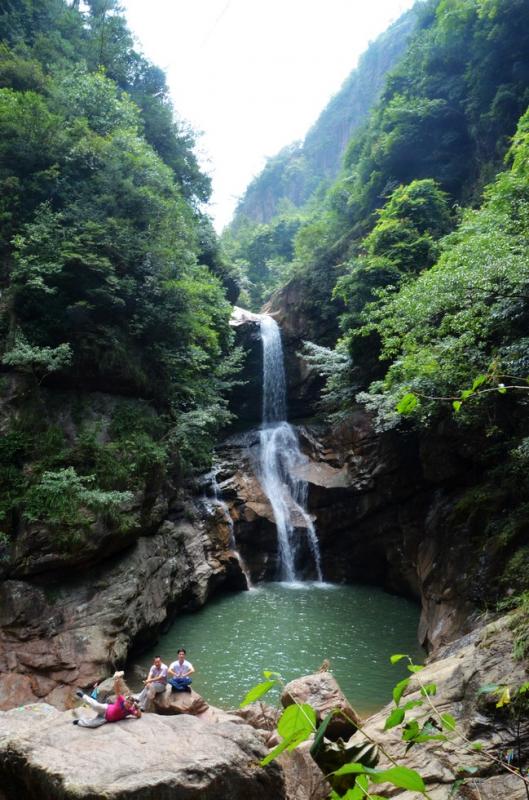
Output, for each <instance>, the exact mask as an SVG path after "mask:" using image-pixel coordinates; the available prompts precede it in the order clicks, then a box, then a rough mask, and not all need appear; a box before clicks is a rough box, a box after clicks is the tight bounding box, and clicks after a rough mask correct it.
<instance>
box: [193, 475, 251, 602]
mask: <svg viewBox="0 0 529 800" xmlns="http://www.w3.org/2000/svg"><path fill="white" fill-rule="evenodd" d="M207 477H208V478H209V485H210V486H211V492H212V495H213V497H211V498H209V497H208V498H205V502H210V501H212V502H213V504H214V505H215V506H217V508H220V510H221V512H222V514H223V516H224V519H225V521H226V524H227V525H228V530H229V532H230V549H231V550H232V551H233V554H234V555H235V557H236V559H237V560H238V562H239V564H240V567H241V571H242V573H243V575H244V577H245V578H246V583H247V586H248V589H252V588H253V586H252V580H251V577H250V573H249V571H248V569H247V567H246V564H245V563H244V559H243V557H242V556H241V554H240V553H239V551H238V550H237V542H236V540H235V530H234V525H233V519H232V516H231V514H230V509H229V508H228V506H227V504H226V503H225V501H224V500H223V499H222V495H221V490H220V486H219V483H218V481H217V472H216V470H215V469H213V470H211V472H209V473H208V475H207Z"/></svg>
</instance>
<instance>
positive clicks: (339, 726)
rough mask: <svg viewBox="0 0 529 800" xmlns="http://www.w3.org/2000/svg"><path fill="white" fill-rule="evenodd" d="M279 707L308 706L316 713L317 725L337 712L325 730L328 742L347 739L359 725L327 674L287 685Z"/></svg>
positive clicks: (350, 708)
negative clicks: (332, 711) (302, 704)
mask: <svg viewBox="0 0 529 800" xmlns="http://www.w3.org/2000/svg"><path fill="white" fill-rule="evenodd" d="M281 703H282V704H283V706H285V707H286V706H290V705H292V703H308V704H309V705H310V706H312V708H313V709H314V711H315V712H316V718H317V720H318V723H320V722H322V721H323V719H324V718H325V717H326V716H327V714H328V713H329V711H331V710H332V709H339V711H340V712H341V714H337V715H336V716H335V718H334V719H333V720H332V721H331V723H330V725H329V726H328V727H327V731H326V735H327V737H328V738H329V739H338V738H339V737H341V738H342V739H346V738H348V737H349V736H351V735H352V734H353V733H354V732H355V731H356V728H357V725H358V724H359V722H360V718H359V717H358V714H357V713H356V711H355V710H354V708H353V707H352V706H351V704H350V703H349V701H348V700H347V698H346V696H345V695H344V693H343V692H342V690H341V689H340V687H339V686H338V682H337V681H336V678H334V677H333V676H332V675H331V673H330V672H316V673H315V674H314V675H306V676H305V677H303V678H297V679H296V680H294V681H291V682H290V683H288V684H287V685H286V686H285V689H284V691H283V694H282V695H281Z"/></svg>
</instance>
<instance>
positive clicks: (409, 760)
mask: <svg viewBox="0 0 529 800" xmlns="http://www.w3.org/2000/svg"><path fill="white" fill-rule="evenodd" d="M511 627H512V618H511V617H504V618H502V619H500V620H497V621H494V622H491V623H489V624H487V625H485V626H484V627H482V628H481V629H480V630H475V631H474V632H473V633H472V634H469V635H467V636H465V637H462V638H460V639H459V640H458V641H456V642H454V643H453V644H452V645H450V646H449V647H447V648H445V651H444V654H443V657H441V658H439V659H438V660H436V661H433V662H432V663H430V664H429V665H427V666H426V667H425V669H423V670H422V671H420V672H419V673H417V674H416V675H414V676H410V678H411V680H410V684H409V686H408V687H407V689H406V691H405V693H404V699H403V701H402V705H404V704H405V703H408V702H410V701H416V700H421V699H423V700H424V697H423V695H422V694H421V686H427V685H428V684H435V686H436V688H437V691H436V694H435V695H434V696H432V697H431V701H432V703H433V706H434V707H435V710H434V709H432V708H431V706H430V705H429V703H428V702H427V703H426V706H425V705H423V706H417V707H415V708H412V709H411V710H409V711H407V712H406V721H411V720H413V719H418V721H419V723H420V724H422V722H424V720H425V719H426V718H427V717H431V718H432V719H433V721H434V723H436V724H439V725H440V719H439V716H440V715H443V714H449V715H450V716H451V717H453V718H454V719H455V721H456V729H455V732H454V733H450V732H448V733H447V735H448V741H446V742H440V741H435V740H434V741H429V742H425V743H422V744H417V745H415V746H414V747H412V748H411V749H409V750H408V749H407V742H404V741H402V738H401V732H400V729H399V728H391V729H390V730H385V729H384V726H385V721H386V719H387V717H388V715H389V713H390V711H391V709H392V707H393V706H387V707H386V708H384V709H383V710H382V711H381V712H380V713H378V714H375V715H374V716H372V717H370V718H369V719H368V720H366V721H365V722H364V723H363V730H364V731H365V734H366V736H367V737H369V739H370V740H374V741H376V742H377V743H379V744H381V745H382V748H381V749H380V750H379V752H380V762H379V764H378V766H379V767H380V768H387V767H389V766H391V762H390V761H389V760H388V757H389V758H391V759H394V760H395V761H397V762H398V763H399V764H401V765H403V766H406V767H409V768H411V769H414V770H417V771H418V772H419V773H420V775H421V776H422V777H423V779H424V781H425V783H426V788H427V792H428V797H430V798H432V800H447V798H448V797H450V798H454V800H527V794H526V791H527V790H526V786H525V785H524V782H523V781H522V780H521V779H520V778H519V777H517V776H515V775H513V774H511V773H509V772H508V771H507V770H506V769H505V768H504V767H503V766H502V761H503V760H504V758H505V755H506V754H507V753H509V751H512V753H513V756H514V763H513V766H514V767H515V768H517V767H522V769H524V770H527V766H528V765H529V720H528V718H527V715H525V716H522V718H521V720H520V731H519V733H520V739H519V743H518V742H517V737H516V728H517V724H516V722H515V721H514V719H515V718H514V717H513V716H511V714H512V712H511V709H510V708H509V706H507V707H505V708H497V706H496V704H497V701H498V697H497V696H487V694H483V693H480V691H479V690H480V688H481V687H483V686H485V685H490V684H497V685H500V684H501V685H507V686H510V687H516V686H520V685H522V684H524V683H526V682H527V680H528V678H529V675H528V670H527V664H526V663H525V664H524V663H523V662H520V661H516V660H514V659H513V633H512V630H511ZM425 711H426V714H425ZM445 732H446V731H445ZM366 736H364V735H363V734H362V733H361V732H360V731H359V732H357V733H356V734H355V735H354V736H353V737H352V738H351V739H350V740H349V743H350V744H351V745H352V744H359V745H360V744H365V743H366ZM474 744H475V745H476V747H477V748H479V749H474V748H473V745H474ZM520 757H521V763H520V762H519V761H518V759H519V758H520ZM464 767H468V771H466V770H465V769H464ZM463 778H466V779H467V780H465V781H464V783H463V784H462V785H461V786H460V789H459V791H457V785H455V786H454V784H456V782H457V781H458V780H461V779H463ZM380 788H381V787H377V792H378V791H379V789H380ZM382 794H385V793H384V792H382ZM391 797H394V798H398V800H416V797H417V794H416V792H411V791H406V790H405V789H397V788H395V787H391Z"/></svg>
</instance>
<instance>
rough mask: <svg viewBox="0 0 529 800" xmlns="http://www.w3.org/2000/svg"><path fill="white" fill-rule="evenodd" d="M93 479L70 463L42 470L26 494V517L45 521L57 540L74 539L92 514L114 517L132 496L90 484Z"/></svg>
mask: <svg viewBox="0 0 529 800" xmlns="http://www.w3.org/2000/svg"><path fill="white" fill-rule="evenodd" d="M94 482H95V476H93V475H85V476H80V475H78V474H77V473H76V471H75V469H73V467H68V468H66V469H61V470H58V471H56V472H44V473H43V475H42V476H41V478H40V480H39V481H38V482H37V483H35V484H34V485H33V486H31V488H30V489H29V491H28V492H27V494H26V496H25V506H24V517H25V519H26V520H28V522H43V523H45V524H46V525H48V526H49V527H50V528H51V529H52V530H53V531H55V533H56V536H57V539H58V541H59V542H60V543H65V542H67V543H71V542H75V541H76V539H77V538H78V537H79V535H80V531H82V530H83V529H85V528H87V527H89V526H90V525H91V524H92V522H93V520H94V514H104V515H105V516H106V517H108V518H109V519H114V520H115V519H117V516H118V513H119V511H120V509H121V507H122V506H123V504H124V503H126V502H128V501H130V500H131V499H132V495H131V494H130V493H128V492H115V491H114V492H104V491H101V489H98V488H92V484H94ZM90 512H92V513H90Z"/></svg>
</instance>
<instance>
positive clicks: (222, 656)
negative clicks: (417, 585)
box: [136, 582, 422, 715]
mask: <svg viewBox="0 0 529 800" xmlns="http://www.w3.org/2000/svg"><path fill="white" fill-rule="evenodd" d="M418 622H419V608H418V606H417V605H416V604H414V603H413V602H411V601H410V600H407V599H405V598H401V597H395V596H394V595H389V594H387V593H386V592H384V591H382V589H378V588H376V587H371V586H365V585H358V586H344V585H336V584H329V583H319V582H314V583H301V582H293V583H267V584H261V585H260V586H258V587H256V588H255V589H254V590H253V591H251V592H241V593H239V594H229V595H221V596H218V597H216V598H213V599H212V600H211V601H210V602H209V603H208V605H207V606H205V607H204V608H202V609H201V610H200V611H197V612H194V613H193V614H184V615H182V616H180V617H178V618H177V620H176V621H175V622H174V624H173V625H172V626H171V628H170V629H169V631H168V632H167V633H166V634H164V636H163V637H162V638H161V639H160V641H159V642H158V644H157V645H156V647H154V648H152V649H151V650H150V651H148V652H147V653H144V654H143V655H142V656H141V657H139V658H138V659H136V663H138V664H141V665H142V666H144V667H145V668H147V667H148V666H149V665H150V663H151V661H152V658H153V656H154V655H155V654H158V653H160V654H161V656H162V658H163V659H164V661H165V662H166V663H168V662H169V661H172V660H173V659H175V658H176V654H177V650H178V648H179V647H180V646H183V647H185V648H186V649H187V654H188V658H189V660H190V661H191V662H192V663H193V664H194V666H195V669H196V675H194V676H193V678H194V679H193V688H195V689H196V691H197V692H199V693H200V694H202V695H203V696H204V697H205V698H206V700H208V702H210V703H212V704H213V705H218V706H221V707H223V708H229V707H234V706H238V705H239V703H240V701H241V700H242V698H243V697H244V695H245V693H246V691H247V690H248V689H249V688H251V686H253V685H254V684H256V683H258V682H259V681H260V680H263V676H262V671H263V670H274V671H277V672H279V673H280V674H281V675H282V676H283V678H284V680H285V681H290V680H292V679H293V678H296V677H299V676H301V675H307V674H310V673H312V672H315V671H317V670H318V668H319V667H320V665H321V663H322V661H323V659H325V658H326V659H329V661H330V662H331V671H332V673H333V674H334V676H335V677H336V679H337V680H338V682H339V684H340V686H341V688H342V689H343V691H344V692H345V694H346V695H347V697H348V698H349V700H350V702H351V703H352V705H353V706H354V707H355V708H356V709H357V711H358V712H359V713H361V714H364V715H365V714H368V713H371V712H373V711H375V710H377V709H378V708H380V707H381V706H382V705H384V704H385V703H386V702H388V701H389V700H390V699H391V689H392V687H393V686H394V684H395V683H396V682H397V681H398V680H400V679H401V678H402V677H404V675H405V674H407V673H406V670H405V666H404V665H403V664H398V665H395V666H392V665H391V664H390V662H389V657H390V655H391V654H392V653H396V652H399V653H409V654H410V655H411V656H412V657H414V658H415V659H417V660H418V661H420V660H421V658H422V651H421V648H420V647H419V645H418V642H417V633H416V632H417V625H418ZM268 697H269V702H272V703H273V702H276V701H277V699H278V692H277V691H276V693H275V695H273V694H272V693H270V695H269V696H268Z"/></svg>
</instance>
